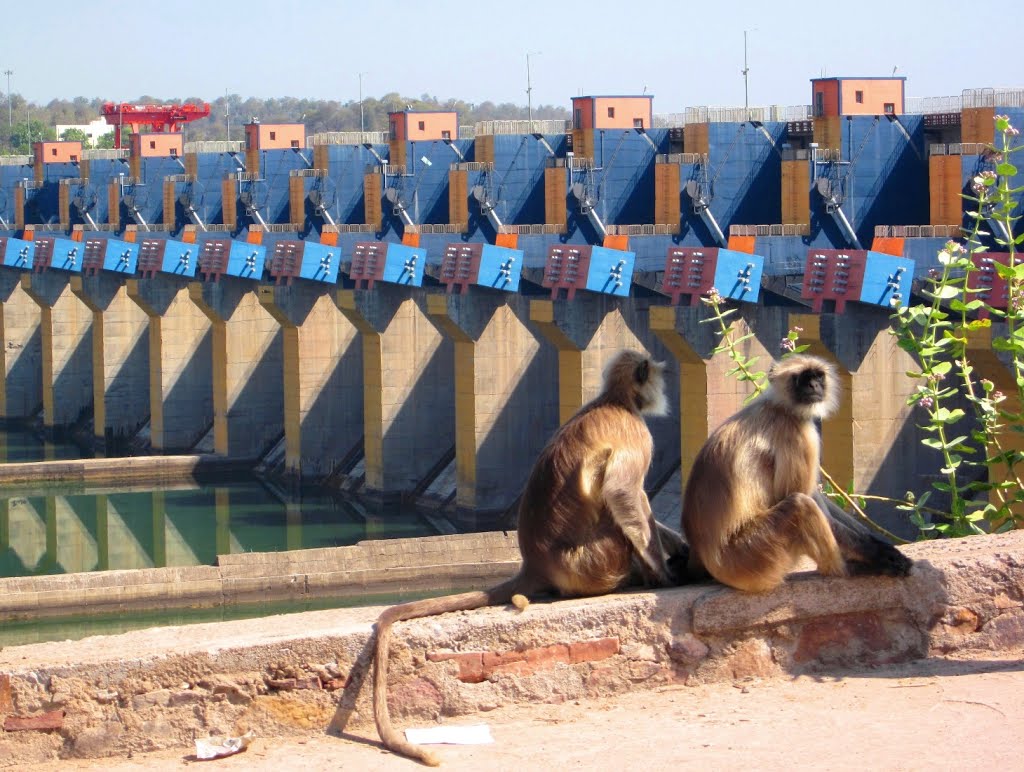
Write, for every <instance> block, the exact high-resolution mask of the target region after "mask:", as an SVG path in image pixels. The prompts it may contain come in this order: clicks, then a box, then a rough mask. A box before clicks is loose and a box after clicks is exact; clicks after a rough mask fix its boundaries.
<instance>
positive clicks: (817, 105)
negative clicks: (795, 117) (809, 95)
mask: <svg viewBox="0 0 1024 772" xmlns="http://www.w3.org/2000/svg"><path fill="white" fill-rule="evenodd" d="M824 114H825V92H823V91H817V92H815V94H814V117H815V118H820V117H821V116H823V115H824Z"/></svg>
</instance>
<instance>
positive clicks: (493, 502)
mask: <svg viewBox="0 0 1024 772" xmlns="http://www.w3.org/2000/svg"><path fill="white" fill-rule="evenodd" d="M427 309H428V310H429V312H430V314H431V316H432V317H433V318H434V319H435V321H436V322H437V323H438V324H439V325H440V326H441V328H442V329H443V330H444V331H445V334H446V335H448V337H450V338H451V340H452V341H454V348H455V352H454V356H455V373H454V374H455V466H456V496H455V502H456V507H457V509H458V510H460V511H466V510H473V511H474V512H475V514H477V515H480V514H483V513H488V512H490V513H496V512H500V511H503V510H505V509H506V508H507V507H508V505H509V504H510V503H511V502H512V501H513V500H514V499H515V497H516V495H517V494H518V493H519V491H520V490H521V489H522V487H523V484H524V483H525V482H526V478H527V476H528V475H529V473H530V469H531V467H532V465H533V461H534V459H535V458H536V457H537V454H538V453H539V452H540V450H541V448H543V447H544V444H545V443H546V442H547V440H548V438H550V436H551V435H552V434H553V433H554V431H555V429H557V427H558V425H559V414H558V398H557V394H558V385H557V383H556V382H555V379H556V373H557V366H558V362H557V355H556V352H555V351H554V349H552V348H551V347H550V346H547V345H545V344H544V342H543V341H541V340H540V339H538V337H537V334H536V333H535V332H534V331H533V330H532V329H531V328H530V325H529V316H530V306H529V300H528V299H527V298H525V297H523V296H522V295H519V294H515V295H510V294H507V293H500V294H499V293H496V292H493V291H486V290H482V291H476V290H471V291H470V293H469V294H467V295H438V294H431V295H427Z"/></svg>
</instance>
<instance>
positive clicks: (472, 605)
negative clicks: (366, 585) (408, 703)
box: [373, 576, 522, 767]
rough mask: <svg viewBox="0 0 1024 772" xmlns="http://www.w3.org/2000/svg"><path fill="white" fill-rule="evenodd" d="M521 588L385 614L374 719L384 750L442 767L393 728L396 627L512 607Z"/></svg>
mask: <svg viewBox="0 0 1024 772" xmlns="http://www.w3.org/2000/svg"><path fill="white" fill-rule="evenodd" d="M521 585H522V583H521V582H520V577H519V576H516V577H515V578H513V579H510V580H509V581H507V582H504V583H503V584H499V585H498V586H497V587H492V588H491V589H489V590H479V591H476V592H464V593H461V594H459V595H452V596H449V597H447V598H431V599H429V600H418V601H413V602H411V603H402V604H399V605H397V606H391V607H390V608H387V609H385V610H384V611H383V613H381V615H380V616H379V617H378V618H377V646H376V650H375V652H374V658H373V663H374V675H373V718H374V720H375V721H376V722H377V732H378V733H379V734H380V739H381V741H382V742H383V743H384V747H386V748H387V749H388V750H391V751H394V752H395V753H400V754H401V755H403V756H408V757H409V758H411V759H417V760H418V761H421V762H423V763H424V764H426V765H427V766H431V767H436V766H438V765H439V764H440V763H441V760H440V759H439V758H438V757H437V756H435V755H434V754H433V753H431V752H430V751H428V750H427V749H426V748H423V747H421V746H419V745H415V744H413V743H411V742H409V741H408V740H406V739H405V736H404V735H403V734H402V733H401V732H399V731H397V730H396V729H395V728H394V726H393V725H392V724H391V712H390V710H388V692H387V687H388V653H389V651H390V649H391V628H392V626H393V625H394V623H395V622H401V621H403V620H406V619H419V618H420V617H427V616H433V615H434V614H444V613H446V612H448V611H469V610H471V609H476V608H482V607H484V606H494V605H498V604H501V603H508V602H509V601H510V600H512V596H513V595H514V594H516V593H518V592H519V591H520V590H521ZM516 605H517V606H518V605H519V604H516Z"/></svg>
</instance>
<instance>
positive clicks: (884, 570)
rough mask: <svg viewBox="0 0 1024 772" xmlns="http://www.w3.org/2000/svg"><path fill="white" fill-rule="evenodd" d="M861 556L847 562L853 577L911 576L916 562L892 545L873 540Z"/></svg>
mask: <svg viewBox="0 0 1024 772" xmlns="http://www.w3.org/2000/svg"><path fill="white" fill-rule="evenodd" d="M864 547H865V548H866V549H864V550H863V553H864V554H862V555H861V556H858V557H857V558H853V559H851V560H849V561H847V564H846V567H847V570H848V571H849V572H850V575H851V576H858V575H859V576H909V575H910V570H911V569H912V568H913V567H914V561H913V560H911V559H910V558H908V557H907V556H906V555H904V554H903V553H902V552H900V551H899V550H898V549H896V548H895V547H894V546H892V545H891V544H888V543H887V542H884V541H881V540H875V539H872V541H871V543H870V545H867V544H866V545H864Z"/></svg>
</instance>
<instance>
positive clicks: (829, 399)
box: [766, 354, 839, 420]
mask: <svg viewBox="0 0 1024 772" xmlns="http://www.w3.org/2000/svg"><path fill="white" fill-rule="evenodd" d="M768 383H769V384H770V386H769V389H768V392H767V394H766V397H767V398H768V399H769V400H771V401H773V402H775V403H777V404H780V405H782V406H783V407H786V408H789V409H790V410H792V411H793V412H794V413H796V414H797V415H799V416H800V417H801V418H804V419H808V420H810V419H814V418H828V417H829V416H830V415H832V414H833V413H834V412H835V411H836V408H837V407H839V376H838V375H837V374H836V368H835V366H834V365H833V364H832V363H831V362H829V361H827V360H825V359H822V358H820V357H816V356H810V355H808V354H798V355H797V356H791V357H787V358H786V359H783V360H782V361H781V362H777V363H776V364H774V365H773V366H772V368H771V370H770V371H769V372H768Z"/></svg>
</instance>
